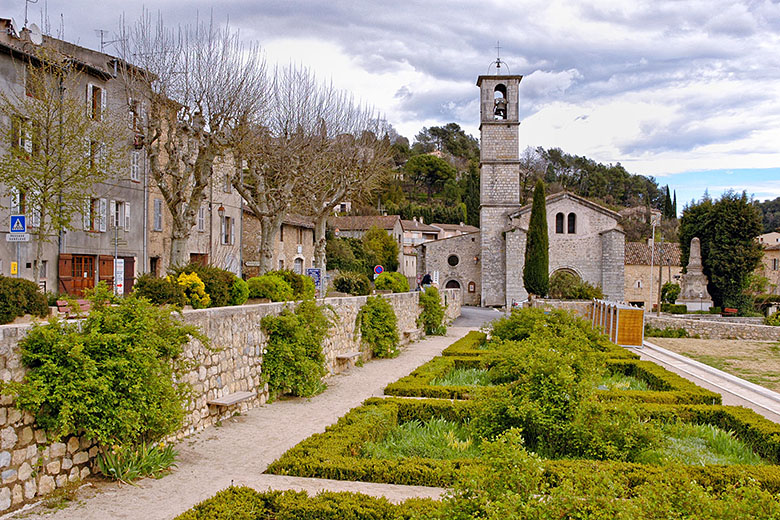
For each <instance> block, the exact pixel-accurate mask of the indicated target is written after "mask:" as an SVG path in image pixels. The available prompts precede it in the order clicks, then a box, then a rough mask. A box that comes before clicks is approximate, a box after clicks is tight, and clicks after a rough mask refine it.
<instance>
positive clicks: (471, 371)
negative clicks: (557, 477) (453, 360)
mask: <svg viewBox="0 0 780 520" xmlns="http://www.w3.org/2000/svg"><path fill="white" fill-rule="evenodd" d="M431 384H432V385H433V386H490V385H492V383H491V382H490V379H489V378H488V371H487V370H485V369H484V368H465V367H458V368H454V369H452V370H450V371H449V372H448V373H447V374H446V375H444V376H442V377H436V378H434V379H432V380H431Z"/></svg>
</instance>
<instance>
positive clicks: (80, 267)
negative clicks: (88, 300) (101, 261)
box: [71, 255, 95, 296]
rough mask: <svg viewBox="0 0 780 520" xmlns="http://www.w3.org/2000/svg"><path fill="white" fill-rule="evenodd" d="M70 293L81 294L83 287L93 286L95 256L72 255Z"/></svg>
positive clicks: (90, 287)
mask: <svg viewBox="0 0 780 520" xmlns="http://www.w3.org/2000/svg"><path fill="white" fill-rule="evenodd" d="M72 263H73V270H72V289H71V294H75V295H76V296H83V295H84V290H85V289H92V288H93V287H95V257H94V256H91V255H73V258H72Z"/></svg>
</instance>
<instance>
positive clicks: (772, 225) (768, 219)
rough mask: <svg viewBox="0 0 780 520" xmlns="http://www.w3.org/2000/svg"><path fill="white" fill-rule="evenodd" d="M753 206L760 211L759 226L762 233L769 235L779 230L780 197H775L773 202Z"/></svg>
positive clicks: (757, 203) (758, 203)
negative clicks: (761, 228)
mask: <svg viewBox="0 0 780 520" xmlns="http://www.w3.org/2000/svg"><path fill="white" fill-rule="evenodd" d="M755 205H756V206H757V207H758V209H759V210H761V215H762V218H761V224H762V226H763V229H764V231H763V232H764V233H770V232H772V231H777V230H778V229H780V197H777V198H776V199H774V200H765V201H764V202H756V203H755Z"/></svg>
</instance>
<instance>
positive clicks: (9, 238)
mask: <svg viewBox="0 0 780 520" xmlns="http://www.w3.org/2000/svg"><path fill="white" fill-rule="evenodd" d="M5 241H6V242H29V241H30V234H29V233H9V234H7V235H6V236H5Z"/></svg>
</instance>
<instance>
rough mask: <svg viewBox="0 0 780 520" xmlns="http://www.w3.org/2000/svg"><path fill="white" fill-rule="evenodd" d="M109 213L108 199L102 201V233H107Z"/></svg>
mask: <svg viewBox="0 0 780 520" xmlns="http://www.w3.org/2000/svg"><path fill="white" fill-rule="evenodd" d="M107 211H108V201H107V200H106V199H100V217H99V219H100V227H99V229H100V231H101V233H105V232H106V221H107V218H106V212H107Z"/></svg>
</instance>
